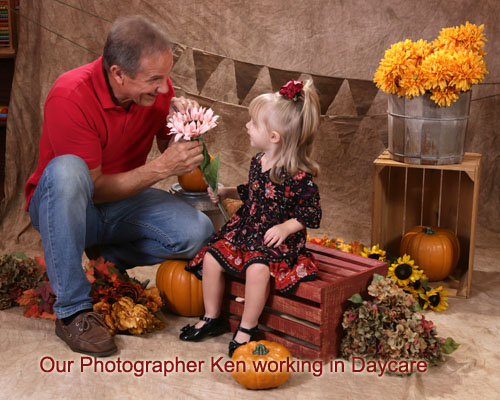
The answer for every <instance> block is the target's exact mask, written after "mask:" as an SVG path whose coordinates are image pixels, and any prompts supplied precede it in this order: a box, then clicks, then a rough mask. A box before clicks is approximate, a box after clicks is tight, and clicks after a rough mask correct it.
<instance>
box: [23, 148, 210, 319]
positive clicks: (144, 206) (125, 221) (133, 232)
mask: <svg viewBox="0 0 500 400" xmlns="http://www.w3.org/2000/svg"><path fill="white" fill-rule="evenodd" d="M93 192H94V185H93V182H92V179H91V178H90V174H89V170H88V167H87V165H86V164H85V162H84V161H83V160H82V159H81V158H79V157H77V156H74V155H64V156H60V157H56V158H54V159H53V160H52V161H51V162H50V163H49V164H48V165H47V167H46V168H45V170H44V172H43V174H42V177H41V179H40V181H39V183H38V186H37V187H36V190H35V193H34V194H33V197H32V198H31V201H30V206H29V214H30V217H31V221H32V223H33V226H34V227H35V228H36V229H37V230H38V231H39V232H40V234H41V236H42V243H43V250H44V254H45V263H46V265H47V275H48V277H49V280H50V284H51V286H52V288H53V290H54V293H55V295H56V296H57V301H56V303H55V304H54V310H55V312H56V314H57V316H58V318H64V317H68V316H70V315H72V314H74V313H76V312H78V311H80V310H83V309H88V308H92V298H91V297H90V296H89V292H90V284H89V281H88V280H87V277H86V276H85V273H84V271H83V268H82V255H83V252H84V249H85V248H87V247H90V246H93V245H96V244H99V245H100V248H101V255H102V256H103V257H104V258H105V259H106V260H109V261H111V262H112V263H114V264H116V265H117V267H119V268H122V269H123V268H131V267H134V266H137V265H153V264H157V263H159V262H162V261H164V260H165V259H167V258H186V259H188V258H192V257H194V256H195V255H196V253H197V252H198V251H199V250H200V249H201V247H202V246H203V244H204V243H205V242H206V240H207V239H208V237H209V236H210V235H211V234H212V233H213V225H212V223H211V221H210V219H209V218H208V217H207V216H206V215H205V214H203V213H202V212H200V211H198V210H196V209H195V208H193V207H191V206H190V205H189V204H187V203H186V202H184V201H183V200H181V199H179V198H178V197H176V196H174V195H172V194H170V193H168V192H166V191H163V190H159V189H153V188H149V189H146V190H145V191H143V192H142V193H139V194H137V195H135V196H132V197H130V198H128V199H124V200H119V201H115V202H109V203H102V204H94V203H93V201H92V197H93Z"/></svg>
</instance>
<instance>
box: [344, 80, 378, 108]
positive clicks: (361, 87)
mask: <svg viewBox="0 0 500 400" xmlns="http://www.w3.org/2000/svg"><path fill="white" fill-rule="evenodd" d="M348 81H349V88H350V89H351V94H352V98H353V100H354V105H355V106H356V110H357V111H358V115H360V116H365V115H366V113H367V112H368V110H369V108H370V106H371V105H372V103H373V99H374V98H375V96H376V95H377V93H378V89H377V87H376V86H375V84H374V83H373V82H372V81H365V80H361V79H348Z"/></svg>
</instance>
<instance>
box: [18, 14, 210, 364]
mask: <svg viewBox="0 0 500 400" xmlns="http://www.w3.org/2000/svg"><path fill="white" fill-rule="evenodd" d="M172 62H173V58H172V45H171V42H170V41H169V40H168V38H167V36H166V35H165V34H164V33H163V32H162V31H161V30H160V29H159V28H158V27H157V26H156V25H155V24H153V23H151V22H150V21H148V20H147V19H146V18H144V17H140V16H131V17H124V18H120V19H118V20H117V21H115V22H114V23H113V25H112V26H111V29H110V32H109V34H108V38H107V40H106V44H105V46H104V51H103V55H102V57H100V58H98V59H97V60H96V61H94V62H92V63H90V64H87V65H84V66H82V67H80V68H77V69H74V70H72V71H69V72H66V73H65V74H63V75H61V76H60V77H59V78H58V79H57V81H56V82H55V83H54V86H53V87H52V89H51V91H50V92H49V94H48V96H47V100H46V102H45V108H44V124H43V132H42V136H41V139H40V154H39V159H38V167H37V170H36V171H35V173H34V174H33V175H32V176H31V177H30V178H29V180H28V182H27V184H26V201H27V208H28V211H29V214H30V217H31V221H32V223H33V225H34V227H35V228H36V229H37V230H39V231H40V233H41V236H42V243H43V248H44V254H45V261H46V265H47V274H48V276H49V279H50V283H51V285H52V288H53V289H54V293H55V294H56V296H57V301H56V303H55V304H54V310H55V312H56V314H57V317H58V319H57V321H56V334H57V335H58V336H59V337H60V338H61V339H62V340H64V341H65V342H66V343H67V344H68V345H69V347H70V348H71V349H72V350H74V351H77V352H82V353H85V354H90V355H94V356H107V355H110V354H112V353H114V352H115V351H116V350H117V348H116V345H115V343H114V339H113V337H112V336H110V335H109V333H108V330H107V328H106V326H105V325H104V323H103V322H102V320H101V318H100V316H99V315H97V314H95V313H93V312H92V299H91V297H90V296H89V291H90V284H89V282H88V280H87V278H86V276H85V274H84V272H83V269H82V265H81V260H82V254H83V252H84V249H85V248H88V247H91V246H96V245H98V246H99V248H100V254H101V255H102V256H103V257H104V258H106V259H107V260H109V261H111V262H113V263H115V264H116V265H117V266H118V267H119V268H129V267H133V266H136V265H152V264H156V263H158V262H161V261H163V260H165V259H167V258H191V257H193V256H194V255H195V254H196V253H197V252H198V250H199V249H200V248H201V246H202V245H203V243H204V241H205V240H206V239H207V238H208V237H209V236H210V235H211V234H212V233H213V227H212V224H211V222H210V219H209V218H208V217H207V216H206V215H205V214H203V213H201V212H199V211H197V210H195V209H194V208H192V207H190V206H189V205H187V203H185V202H183V201H182V200H180V199H178V197H176V196H173V195H171V194H170V193H167V192H165V191H163V190H159V189H154V188H151V186H152V185H154V184H155V183H157V182H159V181H161V180H163V179H165V178H168V177H170V176H174V175H182V174H185V173H188V172H190V171H192V170H193V169H194V168H195V167H197V166H198V165H199V163H200V162H201V160H202V159H203V156H202V155H201V151H202V146H201V144H200V142H199V141H192V142H178V143H173V142H172V143H171V144H170V145H168V143H169V142H168V136H167V132H166V127H165V124H166V116H167V115H168V113H169V109H170V107H172V108H173V109H177V110H185V109H186V108H187V107H189V103H190V102H189V101H187V100H186V99H184V98H183V97H181V98H175V97H174V90H173V87H172V84H171V82H170V79H169V74H170V71H171V69H172ZM155 136H156V139H157V143H158V146H159V149H160V151H161V152H162V154H161V155H160V156H159V157H158V158H156V159H154V160H152V161H150V162H149V163H146V158H147V155H148V153H149V151H150V150H151V147H152V143H153V138H154V137H155ZM167 145H168V147H167Z"/></svg>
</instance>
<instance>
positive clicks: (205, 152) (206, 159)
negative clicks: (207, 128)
mask: <svg viewBox="0 0 500 400" xmlns="http://www.w3.org/2000/svg"><path fill="white" fill-rule="evenodd" d="M197 140H199V141H200V142H201V143H203V151H202V152H201V154H203V160H202V161H201V163H200V169H201V170H202V171H204V170H205V168H207V166H208V164H210V154H208V150H207V145H206V144H205V140H203V136H200V138H199V139H197Z"/></svg>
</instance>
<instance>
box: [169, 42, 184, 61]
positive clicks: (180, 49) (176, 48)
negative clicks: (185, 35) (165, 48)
mask: <svg viewBox="0 0 500 400" xmlns="http://www.w3.org/2000/svg"><path fill="white" fill-rule="evenodd" d="M185 50H186V47H185V46H183V45H181V44H174V45H173V48H172V55H173V59H174V65H175V63H176V62H177V60H178V59H179V57H180V56H181V55H182V53H184V51H185Z"/></svg>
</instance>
